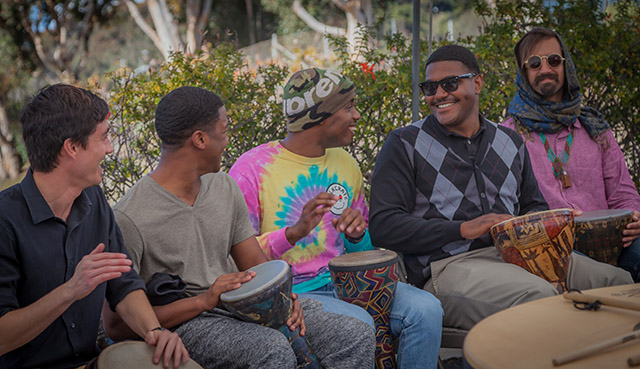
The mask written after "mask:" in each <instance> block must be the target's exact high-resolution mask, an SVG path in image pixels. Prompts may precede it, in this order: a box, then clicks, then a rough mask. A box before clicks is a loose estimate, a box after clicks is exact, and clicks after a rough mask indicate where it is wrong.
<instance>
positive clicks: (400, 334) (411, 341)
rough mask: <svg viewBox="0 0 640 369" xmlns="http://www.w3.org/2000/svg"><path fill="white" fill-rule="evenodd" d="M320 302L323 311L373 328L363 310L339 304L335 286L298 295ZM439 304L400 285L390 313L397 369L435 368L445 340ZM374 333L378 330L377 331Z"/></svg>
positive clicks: (423, 294) (420, 293)
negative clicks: (394, 339) (443, 338)
mask: <svg viewBox="0 0 640 369" xmlns="http://www.w3.org/2000/svg"><path fill="white" fill-rule="evenodd" d="M299 295H300V296H304V297H308V298H311V299H315V300H317V301H320V302H321V303H322V305H323V310H325V311H328V312H330V313H336V314H343V315H348V316H351V317H354V318H356V319H359V320H362V321H363V322H365V323H367V324H369V325H370V326H371V327H374V325H373V318H372V317H371V316H370V315H369V314H368V313H367V312H366V311H365V310H364V309H362V308H361V307H359V306H356V305H353V304H349V303H347V302H344V301H342V300H340V299H339V298H338V296H337V294H336V292H335V290H334V286H333V283H329V284H327V285H325V286H324V287H322V288H320V289H317V290H315V291H311V292H305V293H301V294H299ZM442 315H443V310H442V307H441V306H440V300H438V299H437V298H436V297H435V296H433V295H432V294H430V293H429V292H427V291H424V290H420V289H417V288H415V287H412V286H410V285H408V284H406V283H402V282H399V283H398V286H397V287H396V293H395V298H394V300H393V308H392V309H391V316H390V322H391V334H392V335H393V337H394V338H397V339H398V356H397V360H398V368H399V369H409V368H426V369H428V368H436V367H437V364H438V354H439V352H440V339H441V338H442ZM374 329H375V328H374Z"/></svg>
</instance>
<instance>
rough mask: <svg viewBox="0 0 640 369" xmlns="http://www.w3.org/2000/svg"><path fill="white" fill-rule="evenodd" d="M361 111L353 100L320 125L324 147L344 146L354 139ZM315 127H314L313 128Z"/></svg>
mask: <svg viewBox="0 0 640 369" xmlns="http://www.w3.org/2000/svg"><path fill="white" fill-rule="evenodd" d="M359 119H360V113H358V110H356V107H355V104H354V102H353V100H351V101H349V102H348V103H347V104H346V105H345V106H343V107H342V108H340V109H339V110H338V111H337V112H335V113H333V114H332V115H331V116H330V117H329V118H327V119H325V120H324V121H323V122H322V123H320V124H319V125H318V127H319V128H320V129H322V130H323V136H324V140H323V141H324V143H323V146H324V148H329V147H343V146H347V145H349V144H350V143H351V141H353V137H354V136H355V134H356V124H357V123H358V120H359ZM312 129H313V128H312Z"/></svg>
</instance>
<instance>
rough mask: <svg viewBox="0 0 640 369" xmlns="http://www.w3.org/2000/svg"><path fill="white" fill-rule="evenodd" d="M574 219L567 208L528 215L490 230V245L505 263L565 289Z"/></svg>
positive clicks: (509, 220)
mask: <svg viewBox="0 0 640 369" xmlns="http://www.w3.org/2000/svg"><path fill="white" fill-rule="evenodd" d="M573 227H574V218H573V212H572V211H571V210H569V209H557V210H548V211H541V212H536V213H529V214H526V215H523V216H519V217H515V218H511V219H508V220H505V221H503V222H500V223H498V224H496V225H494V226H493V227H491V230H490V233H491V237H492V238H493V243H494V245H495V246H496V248H497V249H498V252H499V253H500V256H502V258H503V259H504V261H506V262H507V263H512V264H516V265H519V266H521V267H523V268H524V269H526V270H528V271H529V272H531V273H533V274H535V275H537V276H538V277H541V278H544V279H546V280H547V281H549V282H550V283H552V284H553V285H554V286H556V288H557V289H558V291H560V292H563V291H565V290H566V279H567V271H568V270H569V260H570V257H571V250H572V249H573V240H574V228H573Z"/></svg>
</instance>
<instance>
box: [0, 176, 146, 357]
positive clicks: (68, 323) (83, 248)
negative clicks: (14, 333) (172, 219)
mask: <svg viewBox="0 0 640 369" xmlns="http://www.w3.org/2000/svg"><path fill="white" fill-rule="evenodd" d="M101 242H102V243H104V244H105V252H121V253H126V250H125V248H124V243H123V241H122V235H121V233H120V229H119V228H118V225H117V224H116V221H115V219H114V216H113V212H112V210H111V208H110V207H109V204H108V203H107V200H106V198H105V197H104V193H103V192H102V190H101V189H100V187H99V186H95V187H90V188H87V189H85V190H84V191H82V193H81V194H80V196H78V198H76V200H75V201H74V203H73V206H72V208H71V212H70V213H69V216H68V218H67V221H66V222H65V221H63V220H62V219H60V218H57V217H56V216H55V215H54V214H53V212H52V211H51V208H50V207H49V205H48V204H47V202H46V201H45V199H44V198H43V197H42V194H41V193H40V191H39V190H38V187H37V186H36V184H35V182H34V180H33V174H32V172H31V170H29V172H28V173H27V175H26V177H25V179H24V180H23V181H22V182H21V183H20V184H17V185H15V186H13V187H11V188H9V189H7V190H5V191H2V192H0V316H4V315H5V314H6V313H8V312H9V311H12V310H15V309H19V308H23V307H26V306H28V305H30V304H32V303H33V302H35V301H37V300H38V299H40V298H41V297H43V296H44V295H46V294H47V293H49V292H51V291H52V290H53V289H55V288H56V287H58V286H60V285H61V284H63V283H64V282H66V281H68V280H69V279H70V278H71V277H72V276H73V274H74V272H75V269H76V265H77V264H78V263H79V262H80V260H81V259H82V257H83V256H85V255H87V254H89V253H90V252H91V251H92V250H93V249H94V248H95V247H96V246H97V245H98V244H99V243H101ZM137 289H144V284H143V282H142V281H141V280H140V278H139V277H138V275H137V274H136V273H135V272H134V271H133V270H132V271H131V272H129V273H126V274H124V275H122V276H121V277H119V278H117V279H114V280H111V281H108V282H106V283H102V284H100V285H99V286H98V287H97V288H96V289H95V290H93V292H91V293H90V294H89V295H88V296H87V297H85V298H83V299H82V300H79V301H76V302H75V303H73V304H72V305H71V306H70V307H69V308H68V309H67V310H66V311H65V312H64V313H63V314H62V315H61V316H59V317H58V318H57V319H56V320H54V321H53V323H51V325H49V326H48V327H47V328H46V329H45V330H44V331H43V332H42V333H40V335H38V336H37V337H36V338H34V339H33V340H32V341H31V342H29V343H27V344H25V345H24V346H22V347H19V348H17V349H15V350H13V351H11V352H9V353H6V354H4V355H2V356H0V368H33V367H41V368H72V367H77V366H79V365H82V364H84V363H86V362H87V361H88V360H90V359H91V358H92V357H94V356H95V355H96V353H97V351H96V337H97V332H98V324H99V320H100V312H101V309H102V302H103V300H104V298H105V297H106V298H107V300H108V301H109V304H110V306H111V308H112V309H114V308H115V306H116V305H117V304H118V303H119V302H120V301H121V300H122V299H123V298H124V297H125V296H126V295H127V294H128V293H130V292H131V291H134V290H137ZM0 334H3V333H2V332H0Z"/></svg>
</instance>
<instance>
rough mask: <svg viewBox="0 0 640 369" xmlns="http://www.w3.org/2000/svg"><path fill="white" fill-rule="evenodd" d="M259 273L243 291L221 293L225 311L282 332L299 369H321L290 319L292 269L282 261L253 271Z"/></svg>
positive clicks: (270, 263)
mask: <svg viewBox="0 0 640 369" xmlns="http://www.w3.org/2000/svg"><path fill="white" fill-rule="evenodd" d="M249 270H252V271H254V272H255V273H256V275H255V277H253V278H252V279H251V280H250V281H249V282H246V283H243V284H242V286H240V288H237V289H235V290H232V291H227V292H224V293H222V294H220V300H221V301H222V305H223V306H224V308H225V309H227V310H228V311H230V312H231V313H233V314H234V315H236V316H237V317H238V318H240V319H242V320H244V321H247V322H253V323H257V324H260V325H263V326H266V327H270V328H275V329H278V330H279V331H280V332H282V334H284V335H285V336H286V337H287V339H288V340H289V343H290V344H291V347H292V348H293V350H294V352H295V354H296V359H297V361H298V366H297V367H298V368H305V369H311V368H321V366H320V363H319V362H318V360H317V358H316V355H315V354H314V353H313V351H312V350H311V348H310V347H309V342H307V339H306V338H304V337H303V336H300V329H299V328H297V329H296V330H295V331H293V332H292V331H291V330H290V329H289V327H288V326H287V324H286V322H287V319H289V317H290V316H291V312H292V311H293V304H292V300H291V286H292V280H291V268H290V267H289V264H287V263H286V262H284V261H282V260H272V261H268V262H266V263H262V264H260V265H256V266H255V267H253V268H251V269H249Z"/></svg>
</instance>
